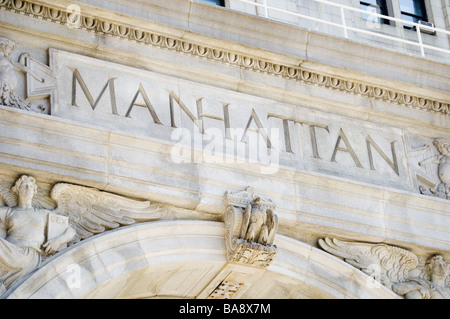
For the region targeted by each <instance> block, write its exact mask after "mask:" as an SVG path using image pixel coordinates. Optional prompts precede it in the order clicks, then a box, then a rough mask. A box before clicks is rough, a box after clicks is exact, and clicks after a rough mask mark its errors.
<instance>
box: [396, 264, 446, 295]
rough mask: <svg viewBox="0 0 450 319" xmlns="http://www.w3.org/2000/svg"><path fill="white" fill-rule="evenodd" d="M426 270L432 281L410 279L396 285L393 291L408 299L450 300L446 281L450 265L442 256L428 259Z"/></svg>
mask: <svg viewBox="0 0 450 319" xmlns="http://www.w3.org/2000/svg"><path fill="white" fill-rule="evenodd" d="M426 268H427V270H428V272H429V274H430V280H425V279H421V278H409V279H408V281H407V282H403V283H396V284H394V285H393V286H392V290H393V291H394V292H396V293H397V294H399V295H401V296H404V297H405V298H406V299H450V289H449V288H448V287H446V279H447V276H448V275H449V274H450V271H449V268H448V265H447V263H446V261H445V260H444V258H443V257H442V256H441V255H436V256H433V257H431V258H429V259H428V261H427V264H426Z"/></svg>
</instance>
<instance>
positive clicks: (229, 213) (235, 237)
mask: <svg viewBox="0 0 450 319" xmlns="http://www.w3.org/2000/svg"><path fill="white" fill-rule="evenodd" d="M224 201H225V204H226V205H227V208H226V211H225V214H224V221H225V226H226V233H225V241H226V247H227V258H228V261H229V262H232V263H241V264H246V265H253V266H258V267H267V266H269V265H270V264H271V262H272V261H273V260H274V258H275V256H276V254H277V247H276V246H275V245H274V244H273V243H274V239H275V235H276V232H277V230H278V217H277V215H276V214H275V213H274V210H275V205H274V204H273V203H272V201H271V200H266V199H262V198H261V197H260V196H259V195H257V194H255V193H254V191H253V189H252V188H251V187H247V188H246V189H245V190H244V191H242V192H238V193H229V192H227V193H226V194H225V198H224Z"/></svg>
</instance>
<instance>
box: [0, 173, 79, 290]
mask: <svg viewBox="0 0 450 319" xmlns="http://www.w3.org/2000/svg"><path fill="white" fill-rule="evenodd" d="M11 191H12V193H13V194H15V195H16V196H17V206H15V207H0V220H1V224H0V281H1V283H2V285H3V288H4V289H7V288H9V287H10V286H11V285H12V284H13V283H14V282H15V281H16V280H17V279H19V278H21V277H23V276H25V275H27V274H29V273H30V272H32V271H33V270H34V269H36V268H37V267H38V266H39V264H40V262H41V257H42V256H44V255H51V254H54V253H55V252H56V250H57V248H58V247H59V246H61V245H62V244H66V243H67V242H69V241H70V240H71V239H72V238H73V237H74V236H75V230H74V229H73V228H71V227H70V226H69V227H68V228H67V230H66V231H65V232H64V233H63V234H62V235H60V236H59V237H57V238H55V239H54V240H52V241H46V227H47V221H48V214H49V213H50V212H51V211H48V210H44V209H36V208H34V207H33V206H32V200H33V196H34V195H35V193H36V191H37V186H36V182H35V180H34V178H33V177H29V176H25V175H24V176H22V177H20V178H19V179H18V180H17V181H16V183H15V185H14V186H13V187H12V189H11Z"/></svg>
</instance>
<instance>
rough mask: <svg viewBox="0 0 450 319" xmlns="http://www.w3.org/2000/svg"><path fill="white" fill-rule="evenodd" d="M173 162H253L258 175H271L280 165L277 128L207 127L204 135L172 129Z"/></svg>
mask: <svg viewBox="0 0 450 319" xmlns="http://www.w3.org/2000/svg"><path fill="white" fill-rule="evenodd" d="M171 140H172V141H174V142H175V145H174V146H173V147H172V150H171V160H172V162H173V163H176V164H181V163H209V164H257V169H258V171H259V173H261V174H275V173H277V172H278V169H279V166H280V165H279V164H280V148H279V141H280V130H279V129H278V128H271V129H269V130H267V131H264V133H261V132H254V131H247V130H244V129H242V128H229V129H227V130H226V131H225V132H224V131H223V130H221V129H219V128H214V127H211V128H207V129H205V132H204V134H202V133H200V132H198V131H196V130H194V131H190V130H188V129H186V128H176V129H174V130H173V132H172V135H171Z"/></svg>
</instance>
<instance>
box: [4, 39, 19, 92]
mask: <svg viewBox="0 0 450 319" xmlns="http://www.w3.org/2000/svg"><path fill="white" fill-rule="evenodd" d="M14 48H15V44H14V42H13V41H11V40H8V39H6V38H2V37H0V89H2V90H11V91H13V90H14V89H15V88H16V86H17V78H16V74H15V72H14V67H13V65H12V64H11V62H10V61H9V59H8V58H9V55H10V54H11V52H12V51H13V50H14Z"/></svg>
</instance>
